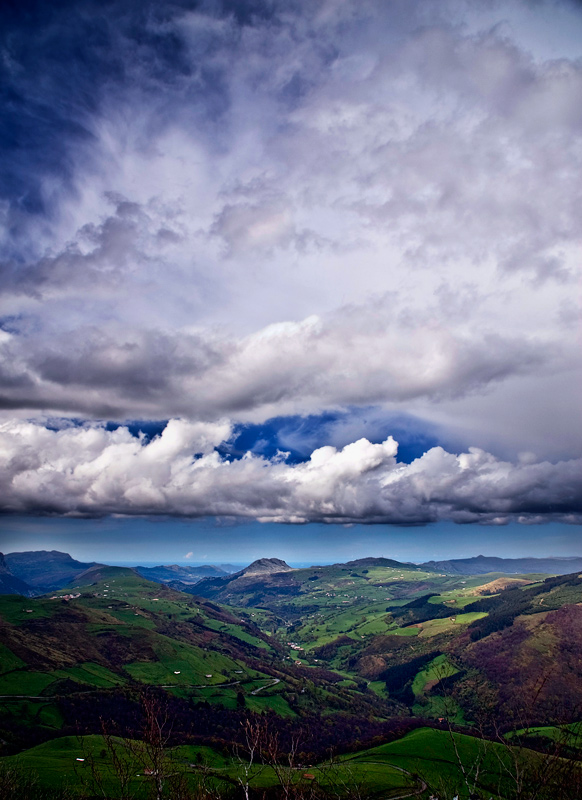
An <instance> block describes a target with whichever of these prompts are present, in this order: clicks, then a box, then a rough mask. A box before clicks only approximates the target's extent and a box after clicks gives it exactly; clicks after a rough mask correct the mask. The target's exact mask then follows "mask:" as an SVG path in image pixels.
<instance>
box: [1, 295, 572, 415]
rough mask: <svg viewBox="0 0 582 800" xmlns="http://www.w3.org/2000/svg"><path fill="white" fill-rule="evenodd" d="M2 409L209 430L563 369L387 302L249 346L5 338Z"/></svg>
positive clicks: (206, 338) (139, 338)
mask: <svg viewBox="0 0 582 800" xmlns="http://www.w3.org/2000/svg"><path fill="white" fill-rule="evenodd" d="M0 347H2V351H3V359H2V363H3V365H4V374H5V381H4V383H3V391H2V392H0V404H1V405H3V406H4V408H7V407H8V408H10V407H13V406H15V405H17V404H19V405H20V406H21V407H23V408H26V407H28V408H39V407H44V408H47V409H52V410H53V412H57V413H58V412H59V411H60V412H62V411H68V412H75V413H81V414H87V415H92V416H96V417H110V418H118V419H119V418H122V419H123V418H125V419H127V418H128V417H133V418H136V417H137V418H158V419H159V418H163V417H164V416H168V415H180V416H188V417H190V418H191V419H199V418H203V419H209V418H215V419H216V418H217V417H221V416H225V415H226V416H233V415H234V416H237V415H238V416H239V417H240V416H241V415H242V416H244V415H247V416H248V415H249V414H252V413H253V412H256V413H259V414H261V415H262V416H263V418H267V417H268V416H273V412H275V413H276V411H277V409H279V411H280V412H283V413H285V412H289V411H294V412H297V411H299V412H300V413H301V412H303V413H304V412H308V411H314V410H316V409H318V408H319V407H322V406H324V407H325V406H334V405H335V406H337V405H345V404H366V405H367V404H370V403H377V402H382V401H393V402H404V401H410V400H412V399H415V398H430V399H433V400H436V399H439V398H451V397H458V396H462V395H464V394H466V393H467V392H471V391H474V390H479V389H482V388H483V387H487V386H489V385H490V384H494V383H496V382H498V381H503V380H505V379H507V378H509V377H511V376H515V375H521V374H530V373H532V372H534V371H535V372H539V371H541V370H548V371H552V370H554V369H556V368H557V367H559V365H560V361H559V356H557V354H556V347H555V345H554V343H552V342H548V341H545V342H544V341H543V340H542V341H540V340H539V339H538V338H537V337H536V338H534V337H523V336H500V335H499V334H497V333H496V332H494V331H492V330H487V329H485V330H476V331H475V332H465V331H462V332H461V331H455V330H453V329H450V328H449V329H447V327H445V325H443V324H442V323H441V322H440V321H438V320H435V319H431V318H430V317H429V318H427V319H424V320H423V319H422V316H421V312H419V313H418V314H417V315H416V318H415V321H414V322H413V323H411V322H409V321H407V320H406V319H404V320H402V319H399V318H398V314H397V312H396V310H395V307H394V303H393V302H392V300H391V298H386V299H385V300H382V301H375V302H374V303H373V304H367V305H364V306H351V307H346V308H344V309H340V310H338V312H336V313H334V314H330V315H327V316H326V317H323V318H322V317H319V316H315V315H314V316H311V317H309V318H307V319H304V320H301V321H300V322H280V323H277V324H274V325H270V326H267V327H266V328H263V329H262V330H259V331H257V332H255V333H253V334H251V335H249V336H245V337H240V338H235V337H232V336H228V335H226V334H225V333H223V334H222V335H221V334H220V333H219V332H212V333H210V332H207V331H204V330H201V331H200V332H189V333H188V332H183V333H174V332H167V331H163V330H155V329H154V330H151V329H150V330H148V329H138V330H127V329H125V330H124V329H123V328H117V329H115V328H113V329H112V328H111V327H105V328H103V329H98V328H97V327H95V326H93V327H78V328H77V329H76V330H75V332H74V335H71V333H70V332H67V333H61V334H59V335H58V336H56V335H55V336H54V337H53V338H52V340H49V341H48V342H47V341H46V340H45V338H44V336H43V335H42V332H41V333H39V332H38V331H34V330H33V331H31V332H30V333H29V332H26V333H25V334H24V335H21V334H18V333H17V334H10V333H7V334H5V335H4V337H3V340H1V341H0Z"/></svg>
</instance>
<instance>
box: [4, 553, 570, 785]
mask: <svg viewBox="0 0 582 800" xmlns="http://www.w3.org/2000/svg"><path fill="white" fill-rule="evenodd" d="M273 562H274V560H272V559H264V560H259V561H258V562H254V564H252V565H249V567H248V568H245V570H241V571H239V573H237V574H235V575H232V576H223V577H218V578H209V579H205V580H203V581H202V582H201V584H197V585H196V586H192V587H190V592H192V591H193V590H197V589H198V587H200V586H203V588H205V589H206V591H208V592H209V593H210V592H212V593H214V595H215V596H214V597H212V599H209V598H208V597H206V598H205V597H200V596H195V595H193V594H191V593H183V592H177V591H174V590H173V589H172V588H171V587H169V586H167V585H164V584H157V583H152V582H150V581H148V580H146V579H145V578H143V577H142V576H141V575H139V573H138V572H137V571H136V570H134V569H123V568H118V567H109V566H104V565H98V564H95V565H91V566H89V567H88V568H87V569H85V570H83V571H82V572H80V573H78V574H76V576H75V579H74V581H73V583H72V584H70V585H69V587H68V588H64V589H61V590H59V591H54V592H53V593H50V594H49V595H47V596H44V597H37V598H33V599H26V600H24V599H23V598H22V597H17V596H12V597H9V596H3V597H0V641H1V645H0V656H1V658H0V664H1V667H0V694H1V695H2V709H1V711H0V738H1V739H2V741H3V744H2V750H1V753H4V754H6V755H7V754H10V753H15V752H18V751H21V750H25V751H26V752H29V748H34V752H33V750H30V754H31V755H30V759H31V761H30V763H31V765H32V764H34V763H36V762H35V761H34V759H35V758H36V757H37V756H36V755H35V753H38V754H39V755H38V757H39V758H40V759H41V761H40V762H38V763H41V764H42V763H43V762H42V758H44V757H45V756H44V755H43V754H47V756H46V757H48V754H49V753H53V752H54V757H55V758H57V759H60V758H61V756H60V755H58V754H59V753H60V752H61V750H59V748H63V749H64V752H65V756H64V757H65V758H69V759H70V758H71V752H72V751H73V750H74V749H75V748H77V747H79V746H80V745H79V742H80V741H81V740H78V739H75V741H76V742H77V744H73V739H71V738H67V737H73V736H76V735H77V734H80V735H81V737H83V739H84V738H86V737H89V738H87V739H86V741H87V742H89V741H90V737H92V736H93V737H95V736H98V735H100V734H101V733H102V725H103V724H104V723H103V720H107V723H106V724H107V725H108V726H110V730H114V731H115V732H116V733H118V734H121V735H122V736H136V735H138V736H139V735H140V734H139V731H140V730H141V727H140V726H142V725H143V724H144V721H143V713H144V711H143V709H144V705H143V704H144V702H146V701H145V699H144V698H147V697H150V698H156V699H155V702H156V704H158V705H159V708H165V709H166V711H165V712H164V714H167V715H168V718H171V720H172V726H171V738H170V744H171V745H172V746H174V745H175V746H180V747H183V746H184V747H186V746H187V747H194V746H196V747H199V746H201V745H204V746H212V747H215V746H218V748H219V751H220V752H221V753H223V754H224V753H233V752H237V748H240V747H241V746H242V744H241V742H243V741H244V738H243V739H242V740H241V736H242V735H243V734H242V732H243V730H244V729H245V727H244V726H245V725H246V724H247V721H248V720H250V721H251V722H252V721H253V720H257V721H259V720H262V722H261V724H262V725H266V726H270V729H271V731H272V732H275V731H276V738H277V741H278V745H277V747H278V753H279V755H278V756H277V757H278V758H283V759H285V758H287V756H286V755H284V754H285V753H289V752H290V751H292V749H293V747H294V745H293V742H295V741H297V740H298V738H301V739H302V747H303V751H304V755H303V759H304V762H305V763H318V762H321V760H322V759H323V758H325V756H326V753H327V752H328V751H329V749H330V748H331V749H333V750H334V751H335V752H340V753H346V754H348V755H346V758H347V759H348V760H349V761H353V762H354V769H356V765H364V764H365V765H366V766H365V767H364V766H362V767H361V768H362V770H363V773H362V777H363V776H364V774H365V775H366V776H368V778H369V779H372V778H371V776H372V775H375V774H376V773H375V770H376V769H378V770H380V769H381V768H380V766H379V764H381V763H384V762H385V763H386V766H388V765H391V766H390V770H392V767H394V771H393V772H390V774H391V775H392V776H393V777H394V783H393V786H394V787H395V788H394V791H396V787H397V785H398V781H397V780H396V776H397V774H398V769H399V768H402V769H405V770H408V771H409V773H410V775H413V774H417V775H422V776H423V778H422V780H423V781H424V782H425V783H426V785H427V787H428V786H429V785H431V781H432V782H433V783H434V781H436V779H437V777H438V776H441V777H442V776H447V780H450V781H452V782H453V783H451V785H456V784H455V783H454V782H455V781H458V775H459V771H458V770H459V767H458V763H457V761H456V760H457V759H458V757H457V756H450V752H449V750H448V749H447V748H449V745H450V743H451V739H450V736H451V730H456V731H457V732H458V733H456V734H455V736H459V738H458V740H457V749H458V750H459V748H460V751H459V752H462V753H466V758H467V759H468V762H467V766H468V767H471V768H472V765H473V766H474V763H475V760H474V759H475V753H476V752H479V753H481V752H489V750H488V749H487V748H490V747H493V746H495V747H499V748H500V749H499V751H495V753H496V754H494V759H493V761H492V762H491V764H497V765H499V754H503V753H507V752H508V750H507V747H508V744H507V741H506V739H505V738H504V737H505V734H506V733H507V734H508V735H510V736H513V735H514V734H513V733H512V731H513V732H515V731H517V733H516V734H515V736H514V738H513V739H512V740H511V742H512V745H511V746H512V747H516V748H517V751H518V752H520V753H521V748H522V746H523V745H524V744H525V745H527V747H526V749H525V750H524V751H523V752H525V753H526V757H527V759H528V760H529V761H528V763H529V766H528V769H529V768H530V767H532V764H533V765H534V766H535V765H536V764H537V763H538V762H537V761H536V759H541V760H540V762H539V763H540V765H542V764H543V765H544V769H545V765H546V760H547V759H551V758H554V756H553V755H552V753H554V754H555V753H556V752H558V753H559V758H557V760H556V761H555V763H557V764H559V765H564V764H566V765H569V764H570V763H573V764H575V763H577V762H576V759H578V757H579V754H580V751H579V749H578V748H579V745H578V741H579V740H578V737H577V734H575V733H572V731H571V726H572V724H575V723H576V721H577V720H578V719H580V713H581V709H582V667H581V664H580V658H579V654H580V652H582V637H581V634H580V631H582V606H580V605H579V603H580V602H581V600H582V577H579V575H578V573H574V574H572V575H565V576H557V577H550V578H545V577H544V576H543V575H532V574H529V575H521V576H517V577H512V578H507V576H506V575H501V574H499V573H492V574H487V575H482V576H472V577H469V576H463V575H450V574H446V573H443V572H437V571H435V570H424V569H422V568H421V567H419V566H416V565H413V564H402V563H400V562H394V561H391V560H389V559H372V558H370V559H359V560H357V561H351V562H348V563H346V564H334V565H330V566H322V567H311V568H309V569H293V570H292V569H290V568H287V569H283V570H281V569H280V567H281V564H283V565H284V562H275V563H273ZM284 566H287V565H284ZM485 593H486V594H485ZM217 598H218V600H217ZM225 598H226V599H228V600H230V602H231V604H230V605H226V604H225ZM151 692H154V694H150V693H151ZM148 702H149V701H148ZM152 702H153V700H152ZM263 712H265V714H266V716H263ZM566 723H567V724H568V725H569V727H564V724H566ZM257 724H258V722H257ZM427 725H429V726H432V727H433V728H435V729H436V730H433V731H428V733H421V731H420V729H421V728H424V730H425V731H426V730H427V729H426V726H427ZM530 725H535V726H537V728H536V729H539V730H540V731H546V730H547V731H549V733H548V734H547V735H546V734H538V735H532V734H531V733H530V732H529V728H528V727H527V726H530ZM524 726H525V727H524ZM476 730H478V731H479V735H480V737H485V739H482V738H477V739H475V738H474V734H475V732H476ZM461 731H464V732H465V734H466V735H465V736H464V737H461V736H460V732H461ZM356 732H357V733H356ZM405 734H407V735H405ZM566 734H567V736H566ZM402 737H404V738H402ZM439 737H440V738H439ZM443 737H444V738H443ZM544 737H545V738H544ZM421 740H422V741H423V742H425V744H424V745H423V747H424V748H425V750H424V752H423V753H422V754H420V753H419V751H418V749H416V750H415V748H417V745H418V743H419V742H420V741H421ZM269 741H272V740H271V739H269ZM580 741H582V739H580ZM42 742H45V743H46V744H45V745H42V747H40V749H39V748H36V747H35V746H36V745H40V744H41V743H42ZM52 742H54V743H55V744H54V748H55V749H54V751H53V749H51V748H52V744H51V743H52ZM382 742H384V743H388V744H381V745H380V748H381V749H374V751H373V759H372V756H371V755H370V754H371V753H372V751H367V750H366V751H362V748H363V747H364V745H366V746H367V747H370V746H372V745H373V744H375V745H378V743H382ZM483 742H486V743H487V742H489V744H485V745H484V744H483ZM58 743H60V744H58ZM217 743H218V745H217ZM564 743H565V744H564ZM529 747H533V748H534V749H537V750H539V751H540V754H541V755H539V756H537V755H535V754H534V755H532V753H531V750H530V749H528V748H529ZM382 748H383V749H382ZM484 748H485V750H484ZM105 749H107V748H105ZM290 749H291V750H290ZM354 751H358V753H357V754H356V755H355V756H352V755H349V753H352V754H353V753H354ZM238 752H240V750H239V751H238ZM453 752H454V749H453ZM491 753H493V751H491ZM24 755H26V753H25V754H24ZM52 757H53V756H51V758H52ZM79 757H82V756H79ZM192 757H193V756H192ZM212 757H213V758H214V756H212ZM464 757H465V756H464V755H463V758H464ZM480 757H481V756H480ZM342 758H343V757H342ZM511 759H512V761H511V763H514V761H513V755H512V756H511ZM564 759H566V760H564ZM572 759H574V760H573V761H572ZM25 760H26V759H25ZM27 763H28V762H27ZM59 763H60V762H59ZM237 763H238V764H239V766H240V761H238V762H237ZM372 764H375V765H376V766H372ZM232 768H233V769H234V768H235V767H232ZM536 768H537V767H536ZM59 769H60V768H59ZM225 769H226V767H225ZM228 769H231V767H228ZM236 769H238V767H236ZM314 769H316V768H315V767H314ZM317 769H318V770H319V769H320V767H317ZM326 769H327V768H326ZM359 769H360V767H359V766H357V770H359ZM488 769H489V773H487V772H486V771H485V772H483V771H480V773H479V774H480V778H479V780H478V783H477V784H475V785H476V786H477V785H478V786H479V787H480V788H481V790H483V791H485V790H487V791H492V790H493V788H494V786H495V785H498V783H499V780H500V776H499V774H498V772H496V769H498V768H497V767H493V766H491V767H490V768H488ZM540 769H541V766H540ZM321 770H323V767H321ZM357 770H356V771H357ZM322 774H323V773H322ZM378 774H379V773H378ZM461 774H462V773H461ZM544 774H545V773H544ZM386 776H388V773H386ZM401 778H402V773H401ZM374 780H376V779H375V778H374ZM385 780H386V781H388V777H385ZM390 780H392V778H390ZM410 780H411V781H412V778H411V779H410ZM415 780H416V779H415ZM552 780H553V779H552ZM404 784H406V785H408V786H409V787H410V789H411V791H419V790H420V789H421V788H422V786H420V785H419V784H418V783H417V784H414V782H412V783H411V782H410V781H409V782H408V783H407V781H406V780H405V781H404ZM404 784H402V783H401V785H404ZM377 785H378V786H379V787H383V788H379V789H378V791H382V792H384V793H386V792H388V791H389V790H388V784H387V783H384V784H380V783H378V784H377ZM436 788H438V787H436ZM457 791H458V785H457ZM383 796H385V797H386V798H387V797H389V796H390V795H389V794H384V795H383ZM419 796H420V795H419ZM426 796H428V789H427V794H426ZM460 796H463V795H462V792H461V795H460ZM549 796H552V795H551V794H550V795H549ZM554 796H556V795H554ZM560 796H562V797H565V796H566V795H564V794H563V793H562V794H561V795H560ZM503 800H506V798H505V797H503Z"/></svg>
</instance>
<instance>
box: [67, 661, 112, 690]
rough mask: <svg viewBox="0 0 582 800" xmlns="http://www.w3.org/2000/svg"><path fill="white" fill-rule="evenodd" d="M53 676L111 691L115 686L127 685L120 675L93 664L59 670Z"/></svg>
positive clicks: (88, 663)
mask: <svg viewBox="0 0 582 800" xmlns="http://www.w3.org/2000/svg"><path fill="white" fill-rule="evenodd" d="M52 675H54V676H55V677H56V678H65V679H66V678H70V679H71V680H74V681H78V682H79V683H84V684H88V685H89V686H94V687H96V688H98V689H111V688H112V687H114V686H119V685H121V684H123V683H125V681H124V679H123V678H122V677H121V676H120V675H116V674H115V673H114V672H111V670H109V669H107V667H102V666H101V665H100V664H92V663H91V662H86V663H84V664H78V665H77V666H75V667H67V668H65V669H59V670H56V671H55V672H53V673H52Z"/></svg>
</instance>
